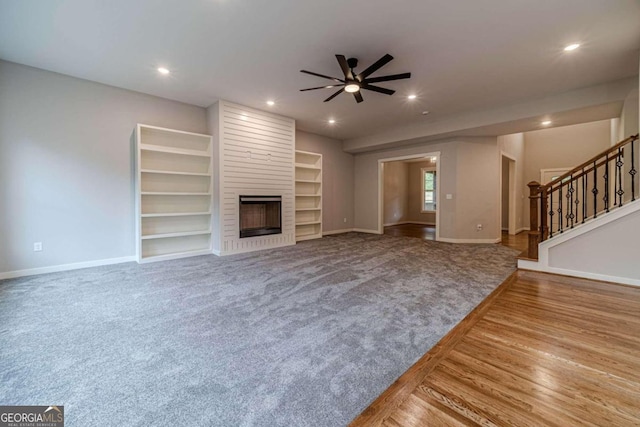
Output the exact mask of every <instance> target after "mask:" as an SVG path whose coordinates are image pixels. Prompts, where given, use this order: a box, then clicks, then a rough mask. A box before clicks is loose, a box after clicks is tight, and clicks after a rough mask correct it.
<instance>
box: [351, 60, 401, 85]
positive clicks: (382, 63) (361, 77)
mask: <svg viewBox="0 0 640 427" xmlns="http://www.w3.org/2000/svg"><path fill="white" fill-rule="evenodd" d="M392 59H393V56H391V55H389V54H388V53H387V54H386V55H385V56H383V57H382V58H380V59H378V60H377V61H376V62H374V63H373V64H371V65H370V66H369V68H367V69H366V70H364V71H363V72H361V73H360V74H358V75H357V76H356V79H358V81H362V80H364V79H366V78H367V76H369V75H370V74H373V73H375V72H376V71H378V70H379V69H380V68H382V67H384V66H385V65H386V64H387V63H389V61H391V60H392Z"/></svg>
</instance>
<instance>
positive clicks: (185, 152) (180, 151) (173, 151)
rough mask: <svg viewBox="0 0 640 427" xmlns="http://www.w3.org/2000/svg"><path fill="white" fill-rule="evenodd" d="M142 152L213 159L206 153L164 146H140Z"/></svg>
mask: <svg viewBox="0 0 640 427" xmlns="http://www.w3.org/2000/svg"><path fill="white" fill-rule="evenodd" d="M140 151H155V152H156V153H169V154H180V155H183V156H198V157H211V154H209V153H207V152H204V151H198V150H187V149H185V148H173V147H165V146H163V145H149V144H140Z"/></svg>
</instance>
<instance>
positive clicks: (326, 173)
mask: <svg viewBox="0 0 640 427" xmlns="http://www.w3.org/2000/svg"><path fill="white" fill-rule="evenodd" d="M296 150H302V151H310V152H312V153H320V154H322V229H323V232H331V231H338V230H345V229H351V228H353V191H354V190H353V173H354V172H353V167H354V158H353V155H352V154H349V153H345V152H344V151H342V141H339V140H337V139H333V138H328V137H325V136H320V135H316V134H313V133H308V132H302V131H299V130H296ZM345 218H346V222H345Z"/></svg>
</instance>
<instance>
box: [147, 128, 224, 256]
mask: <svg viewBox="0 0 640 427" xmlns="http://www.w3.org/2000/svg"><path fill="white" fill-rule="evenodd" d="M211 148H212V147H211V136H209V135H202V134H197V133H191V132H183V131H177V130H172V129H164V128H159V127H155V126H148V125H141V124H139V125H138V126H137V128H136V235H137V259H138V262H148V261H159V260H166V259H172V258H181V257H186V256H193V255H201V254H208V253H211V199H212V197H211V190H212V181H211V177H212V173H211V172H212V171H211V164H212V162H211V152H212V151H211Z"/></svg>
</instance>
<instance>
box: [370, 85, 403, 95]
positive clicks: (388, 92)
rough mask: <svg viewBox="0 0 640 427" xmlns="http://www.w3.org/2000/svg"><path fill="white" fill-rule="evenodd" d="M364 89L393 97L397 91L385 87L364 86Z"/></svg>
mask: <svg viewBox="0 0 640 427" xmlns="http://www.w3.org/2000/svg"><path fill="white" fill-rule="evenodd" d="M362 89H367V90H372V91H374V92H379V93H384V94H385V95H393V94H394V93H396V91H395V90H391V89H387V88H384V87H379V86H373V85H364V86H362Z"/></svg>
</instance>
